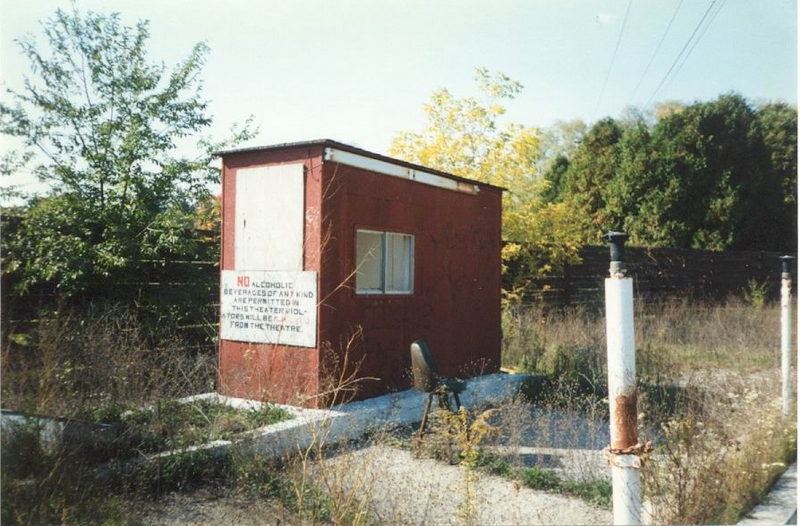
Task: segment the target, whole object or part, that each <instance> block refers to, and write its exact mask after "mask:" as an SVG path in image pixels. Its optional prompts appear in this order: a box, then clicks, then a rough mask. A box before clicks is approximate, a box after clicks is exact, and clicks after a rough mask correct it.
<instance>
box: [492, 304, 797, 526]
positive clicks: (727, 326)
mask: <svg viewBox="0 0 800 526" xmlns="http://www.w3.org/2000/svg"><path fill="white" fill-rule="evenodd" d="M756 300H758V298H756V299H755V300H754V297H753V295H752V294H749V295H745V297H744V298H730V299H729V300H727V301H725V302H721V303H715V304H696V303H692V302H689V301H671V302H665V303H661V304H652V303H650V304H645V303H644V302H636V307H635V331H636V334H635V339H636V349H637V350H636V353H637V357H636V358H637V375H638V379H639V395H640V396H639V413H640V422H639V425H640V429H642V430H644V429H649V430H651V431H650V432H651V433H652V432H653V431H652V430H655V431H656V435H657V436H655V437H653V438H657V439H658V440H657V447H656V450H655V452H654V453H653V454H652V456H651V459H650V461H649V462H648V463H647V464H646V468H645V470H644V472H643V475H644V486H645V497H646V498H647V499H648V501H649V504H648V506H649V509H650V512H651V514H652V519H653V520H654V521H655V522H657V523H673V522H679V523H730V522H735V521H736V520H738V519H739V518H740V517H741V515H742V514H743V513H745V512H747V511H748V509H749V508H750V507H752V505H753V504H755V503H756V502H758V500H759V498H760V497H762V496H763V494H764V493H765V492H766V491H767V490H768V488H769V486H770V485H771V484H772V482H773V481H774V479H775V478H776V477H777V476H778V475H779V474H780V473H781V472H782V471H783V470H784V469H785V467H786V465H787V463H789V462H792V461H794V459H795V457H796V426H795V425H794V419H792V420H790V421H786V420H784V419H783V418H782V417H781V415H780V399H779V397H780V392H779V387H780V380H779V366H780V353H779V348H780V345H779V334H780V333H779V320H780V312H779V306H778V305H775V304H770V303H765V302H764V301H760V300H759V301H756ZM503 356H504V361H505V365H506V367H510V368H516V369H521V370H524V371H527V372H533V373H537V375H535V376H534V377H533V380H532V381H531V382H529V383H528V386H527V392H528V394H529V396H530V397H531V398H533V399H534V400H538V401H540V402H552V401H553V400H557V399H559V397H558V395H557V394H556V395H554V394H553V393H558V392H559V391H560V390H563V388H562V389H557V388H556V387H557V386H559V385H562V386H563V385H564V384H566V386H568V388H569V389H572V390H573V395H572V396H570V400H572V401H575V400H584V402H583V404H584V406H586V407H596V405H595V406H592V404H591V403H589V402H587V401H591V400H595V401H597V400H598V399H602V398H603V397H604V396H606V391H605V390H604V389H605V383H606V379H605V377H606V365H605V364H606V357H605V320H604V318H603V313H602V312H601V311H598V310H592V309H588V308H581V307H578V308H569V309H563V310H559V311H553V310H551V311H545V310H543V309H541V308H537V307H517V308H515V309H512V310H509V311H508V312H506V314H505V317H504V355H503Z"/></svg>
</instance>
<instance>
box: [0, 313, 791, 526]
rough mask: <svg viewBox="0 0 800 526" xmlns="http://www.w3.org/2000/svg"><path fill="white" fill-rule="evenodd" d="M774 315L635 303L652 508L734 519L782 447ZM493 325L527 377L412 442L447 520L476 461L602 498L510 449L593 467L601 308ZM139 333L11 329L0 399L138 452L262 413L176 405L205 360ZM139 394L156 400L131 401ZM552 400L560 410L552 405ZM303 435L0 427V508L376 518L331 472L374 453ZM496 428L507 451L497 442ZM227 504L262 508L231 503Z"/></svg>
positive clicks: (33, 512) (91, 327)
mask: <svg viewBox="0 0 800 526" xmlns="http://www.w3.org/2000/svg"><path fill="white" fill-rule="evenodd" d="M637 305H638V304H637ZM778 314H779V313H778V308H777V307H776V306H775V305H771V304H765V303H763V302H754V301H752V298H750V299H749V300H741V299H732V300H730V301H728V302H725V303H722V304H716V305H698V304H692V303H689V302H672V303H666V304H662V305H649V306H647V307H646V308H644V307H637V312H636V345H637V369H638V377H639V391H640V397H639V413H640V422H639V423H640V428H641V430H642V433H643V434H647V433H650V434H651V436H652V437H653V438H654V439H656V449H655V451H654V452H653V453H652V454H651V456H650V458H649V460H648V462H647V463H646V466H645V470H644V486H645V487H644V491H645V495H644V496H645V499H646V500H647V501H648V509H649V510H650V512H651V513H652V514H653V515H654V518H655V520H656V522H659V523H730V522H735V521H736V520H737V519H738V518H739V517H740V515H741V514H742V513H743V512H745V511H747V509H749V507H750V506H751V505H752V504H753V503H755V502H757V500H758V499H759V498H761V496H762V495H763V494H764V493H765V492H766V491H767V490H768V488H769V486H770V484H771V482H772V481H773V480H774V478H775V477H776V476H777V475H778V474H779V473H780V472H781V471H782V470H783V469H784V468H785V466H786V464H787V463H788V462H790V461H792V460H793V459H794V456H795V454H796V438H795V426H794V422H795V419H794V417H793V418H792V419H790V420H789V421H788V422H787V421H785V420H784V419H783V418H782V417H781V415H780V404H779V400H778V396H779V389H780V385H779V381H778V378H779V374H778V368H779V354H778V349H779V342H778V334H779V332H778V319H779V316H778ZM503 323H504V327H503V330H504V342H503V353H504V365H505V366H506V367H509V368H513V369H515V370H518V371H523V372H528V373H532V376H531V378H530V380H529V381H528V382H526V384H525V387H524V389H523V390H522V392H521V393H520V395H518V396H517V397H516V398H515V399H513V400H509V401H508V402H507V403H505V404H503V405H502V406H500V407H493V408H473V410H474V412H473V413H472V414H459V415H452V416H448V415H446V414H445V415H439V416H437V417H436V418H435V419H434V424H435V425H434V427H433V429H432V430H431V432H430V434H429V437H428V438H426V440H425V442H424V444H423V449H427V451H420V452H419V453H420V454H422V455H423V456H429V457H432V458H440V459H442V461H443V462H446V463H449V464H456V465H458V466H461V467H462V468H463V483H462V484H460V485H459V487H458V488H453V491H454V492H456V493H458V494H459V495H460V496H461V498H462V501H463V503H462V505H460V506H459V511H458V514H457V515H456V516H454V517H453V520H454V521H456V522H461V523H465V524H467V523H474V522H475V517H477V516H478V512H477V510H476V509H475V506H476V505H475V503H474V498H475V496H474V495H475V487H476V485H477V481H478V480H480V479H481V478H482V477H487V476H501V477H505V479H506V480H507V481H508V483H509V484H518V485H520V486H522V487H530V488H535V489H538V490H542V491H548V492H553V493H559V494H562V495H569V496H574V497H577V498H582V499H584V500H586V501H587V502H591V503H592V504H593V505H599V506H607V505H608V498H609V493H608V491H609V487H608V484H607V482H606V481H605V479H604V478H603V477H599V478H598V477H595V476H594V475H593V476H590V477H580V476H574V474H569V473H566V472H555V471H553V470H551V469H549V467H547V466H546V465H545V466H544V467H542V466H526V465H522V464H520V463H517V462H516V461H515V460H514V458H515V457H514V454H516V455H517V457H519V450H520V447H521V446H522V445H523V440H522V437H523V435H525V433H530V432H535V433H538V435H537V436H539V437H545V438H547V439H550V438H552V439H556V438H557V439H559V440H562V441H563V442H564V443H566V444H569V443H570V442H569V441H570V440H571V439H570V438H569V437H570V436H572V435H574V436H575V439H574V442H573V443H572V446H574V447H575V451H576V453H575V455H574V458H570V459H568V460H569V462H570V465H571V466H572V468H573V470H574V471H575V472H577V473H578V474H580V472H581V471H582V470H583V468H582V466H585V470H583V471H585V472H586V473H589V472H592V470H594V469H595V468H594V467H592V466H590V464H591V463H592V462H595V460H596V458H595V457H596V455H594V453H597V451H594V452H592V451H589V450H588V449H586V448H587V447H589V449H591V448H595V449H597V450H599V449H600V448H602V446H603V445H604V444H591V445H590V446H586V444H585V443H584V444H582V445H581V446H580V447H582V448H584V449H580V448H579V447H578V442H580V441H585V438H581V437H580V436H579V435H581V434H583V435H586V434H587V432H586V425H589V424H591V425H595V424H596V423H597V422H600V423H601V424H599V425H601V426H602V427H605V424H602V422H604V420H603V418H606V417H607V401H606V400H605V396H606V393H605V385H606V371H605V344H604V342H605V325H604V320H603V317H602V313H601V312H596V311H591V310H588V309H571V310H570V309H567V310H562V311H558V312H556V311H550V312H545V311H543V310H541V309H539V308H536V307H518V308H513V309H508V310H507V311H506V312H505V313H504V319H503ZM148 342H149V339H148V338H147V331H146V328H144V327H141V326H139V325H138V324H137V323H136V317H135V313H133V312H131V311H128V310H126V309H121V308H115V309H112V310H110V311H109V312H107V313H104V314H103V315H100V316H96V317H94V318H93V319H92V320H76V319H75V318H74V317H71V316H70V315H69V314H68V313H64V314H63V315H62V316H61V317H60V318H57V319H55V320H52V321H50V322H48V323H47V324H44V325H42V326H41V327H40V328H39V332H38V334H35V335H33V336H32V337H31V338H30V339H29V341H26V342H25V345H24V351H25V352H24V356H23V358H22V359H19V356H20V349H19V348H17V349H15V350H10V349H4V350H3V385H2V389H3V405H4V407H5V408H13V409H17V410H22V411H28V412H32V413H40V414H57V415H61V416H72V417H81V418H84V419H89V420H95V421H98V420H106V421H115V422H116V423H118V424H119V423H122V421H123V420H124V418H123V417H122V415H127V417H125V418H127V419H128V420H129V422H128V424H129V425H133V424H136V425H147V426H150V428H151V429H153V428H154V427H153V426H155V429H157V430H158V431H157V433H155V434H156V435H157V436H158V444H159V445H156V444H155V443H152V444H151V443H150V442H147V441H141V442H140V443H139V446H138V451H140V454H143V453H145V452H148V451H154V450H156V449H159V448H161V447H171V446H175V445H187V444H190V443H197V442H198V441H203V440H206V439H211V438H214V437H223V436H226V437H227V436H230V433H234V432H237V431H241V430H243V429H248V428H250V427H252V426H256V425H260V424H262V423H265V422H267V421H271V420H270V419H271V418H273V417H274V416H275V415H267V414H257V415H255V414H254V415H240V414H236V415H234V414H232V413H230V412H228V411H226V410H220V409H216V408H212V407H206V406H203V407H198V408H186V407H180V406H177V405H175V403H174V402H173V400H174V399H175V398H176V397H179V396H183V395H187V394H194V393H197V392H202V391H209V390H211V389H210V388H209V387H210V386H209V382H210V381H212V380H211V379H213V377H214V375H213V361H211V360H208V358H207V357H202V356H192V355H190V354H185V353H181V352H176V350H177V349H179V348H181V345H180V342H177V341H166V342H159V343H158V345H156V346H155V347H154V346H153V344H152V343H148ZM12 358H13V359H12ZM339 387H340V388H342V389H349V388H350V387H352V386H339ZM143 406H149V407H154V408H160V409H157V410H156V412H155V413H154V412H153V411H152V410H148V411H141V410H139V411H136V410H135V409H136V408H137V407H143ZM130 410H134V412H128V411H130ZM487 411H488V412H487ZM156 413H158V416H159V418H158V419H156V418H154V416H155V414H156ZM563 414H569V415H571V416H570V418H569V419H567V420H564V419H561V420H559V418H561V417H560V415H563ZM278 417H280V415H278ZM262 418H263V419H264V420H262ZM115 419H116V420H115ZM565 422H567V423H566V424H565ZM525 426H528V428H526V427H525ZM535 426H539V427H538V428H536V427H535ZM565 426H566V427H565ZM589 434H591V433H589ZM498 436H499V437H502V441H500V440H499V439H497V438H496V437H498ZM315 438H316V440H314V442H313V444H312V446H310V447H309V448H306V449H304V450H300V451H298V452H297V453H296V454H293V455H290V456H288V457H287V458H283V459H273V460H265V459H263V458H260V457H258V456H255V455H253V454H252V453H248V451H247V449H246V448H233V449H232V450H230V451H228V452H226V453H224V454H223V455H221V456H219V455H214V454H211V453H208V452H203V451H195V452H186V453H184V454H180V455H175V456H173V457H169V458H165V459H161V460H157V461H153V462H149V463H143V464H137V465H136V466H135V467H134V468H126V469H116V468H115V467H114V465H109V464H108V460H109V455H108V454H107V452H106V453H103V454H100V453H99V452H93V451H91V450H87V449H86V448H80V447H73V446H71V445H69V444H66V443H62V444H60V445H56V446H55V447H53V445H52V444H47V443H45V442H43V441H42V440H40V435H39V431H38V430H36V429H21V430H19V432H18V433H16V434H13V435H11V434H8V433H4V434H3V443H2V461H3V470H2V492H3V495H2V522H3V523H4V524H16V523H20V524H25V523H59V522H61V523H102V522H106V521H108V522H113V523H121V524H125V523H131V524H136V523H139V522H142V521H145V522H147V521H149V520H151V519H152V518H153V516H152V515H147V512H145V511H144V510H147V509H153V506H154V505H157V504H158V503H164V504H163V505H164V506H167V504H166V503H169V502H173V500H174V499H176V498H178V497H176V496H180V495H196V494H197V492H205V493H206V494H208V495H211V497H209V498H213V499H216V500H215V501H216V502H223V501H224V502H225V503H226V504H225V506H228V507H227V508H224V507H223V508H224V509H226V510H230V512H231V513H232V514H233V515H231V516H230V517H229V519H230V520H232V521H233V520H234V517H235V521H236V522H242V523H247V522H248V521H251V520H252V523H254V524H258V523H259V519H261V520H263V518H264V516H263V513H269V514H270V517H271V518H273V519H274V520H275V521H278V520H280V521H281V522H284V523H306V524H313V523H322V524H370V523H375V522H376V521H378V518H377V517H376V516H375V515H373V514H371V512H370V507H369V498H370V487H369V486H368V485H366V484H364V480H363V478H360V477H356V480H360V482H361V485H360V486H358V485H356V486H354V485H353V483H352V482H349V483H344V482H343V481H345V480H353V479H352V476H353V475H354V473H353V470H354V469H355V470H358V473H363V472H369V471H380V469H381V468H380V466H358V467H354V466H349V467H348V465H347V464H346V463H338V464H336V463H328V462H326V459H327V458H329V457H333V456H336V454H337V453H336V448H332V447H330V445H329V444H327V443H326V441H325V437H324V436H323V435H320V436H319V437H315ZM151 442H152V441H151ZM500 443H502V444H503V447H504V448H505V449H504V450H508V451H512V453H511V454H508V453H498V451H500V450H499V449H498V448H497V447H496V445H497V444H500ZM369 444H382V445H386V446H390V447H398V446H400V447H406V448H409V447H412V441H411V440H410V437H409V436H408V434H405V435H404V434H403V433H400V435H397V434H388V433H385V432H377V433H375V434H373V435H370V437H368V438H367V439H366V442H365V443H364V444H361V445H358V447H364V446H365V445H369ZM134 449H137V448H136V447H135V448H134ZM515 449H516V453H513V451H514V450H515ZM567 449H569V448H567ZM538 454H540V455H544V453H541V452H539V453H538ZM581 455H586V456H585V458H584V457H582V456H581ZM111 456H112V457H113V455H111ZM545 456H546V455H545ZM332 466H337V467H335V468H334V467H332ZM342 466H344V467H342ZM356 474H357V473H356ZM237 506H239V507H240V508H241V507H242V506H244V507H246V508H247V509H250V508H252V509H253V510H258V513H261V514H262V515H260V516H258V517H249V516H247V515H246V514H245V515H241V513H240V511H241V510H239V511H238V512H236V513H235V514H234V508H236V507H237ZM265 510H266V511H265ZM400 511H402V510H400ZM163 513H165V514H169V510H166V511H164V512H163ZM224 513H227V512H224ZM401 516H404V515H402V514H398V515H397V517H401ZM384 518H385V517H384ZM184 519H186V517H184ZM186 520H188V519H186Z"/></svg>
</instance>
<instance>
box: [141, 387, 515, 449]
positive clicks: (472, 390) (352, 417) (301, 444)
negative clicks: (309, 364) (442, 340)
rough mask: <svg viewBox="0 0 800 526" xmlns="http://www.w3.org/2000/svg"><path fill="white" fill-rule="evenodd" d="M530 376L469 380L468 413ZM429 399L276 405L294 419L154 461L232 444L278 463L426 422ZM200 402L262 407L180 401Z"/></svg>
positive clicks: (410, 396) (234, 401)
mask: <svg viewBox="0 0 800 526" xmlns="http://www.w3.org/2000/svg"><path fill="white" fill-rule="evenodd" d="M528 376H529V375H527V374H506V373H496V374H489V375H485V376H479V377H475V378H469V379H467V380H466V382H467V388H466V390H465V392H464V393H463V394H462V395H461V401H462V403H463V404H464V405H465V406H466V407H475V406H477V405H480V404H485V403H491V402H499V401H502V400H506V399H508V398H510V397H512V396H514V394H516V393H517V391H518V390H519V387H520V385H521V383H522V382H523V380H525V379H526V378H527V377H528ZM426 396H427V394H424V393H422V392H420V391H417V390H414V389H409V390H407V391H401V392H398V393H390V394H387V395H383V396H378V397H376V398H370V399H368V400H361V401H358V402H350V403H347V404H341V405H337V406H334V407H333V408H331V409H304V408H300V407H294V406H285V405H278V404H274V405H278V406H279V407H283V408H284V409H286V410H288V411H290V412H291V413H292V414H293V415H294V418H293V419H291V420H286V421H283V422H278V423H277V424H272V425H270V426H266V427H263V428H261V429H257V430H255V431H252V432H250V433H249V434H248V435H245V436H244V437H242V438H237V439H235V440H233V441H229V440H217V441H215V442H211V443H208V444H203V445H200V446H194V447H191V448H186V449H182V450H177V451H167V452H162V453H157V454H156V455H153V457H158V456H161V457H163V456H169V455H171V454H175V453H179V452H184V451H194V450H199V449H214V450H217V451H223V450H225V449H227V448H229V447H231V446H233V445H234V444H236V446H237V447H242V448H245V449H248V450H250V451H254V452H256V453H258V454H261V455H266V456H270V457H279V456H282V455H285V454H287V453H291V452H295V451H298V450H305V449H306V448H308V447H310V446H311V445H313V444H314V442H315V441H317V442H318V441H323V442H324V443H325V444H334V443H337V442H344V441H347V440H353V439H356V438H359V437H361V436H363V435H365V434H367V433H370V432H373V431H378V430H380V429H381V428H382V427H384V426H386V425H387V424H393V425H403V424H411V423H414V422H418V421H419V420H420V418H421V417H422V408H423V405H424V403H425V397H426ZM198 399H214V400H216V401H217V402H219V403H223V404H228V405H231V406H234V407H242V408H248V409H250V408H254V407H259V406H260V405H261V403H260V402H256V401H253V400H246V399H243V398H233V397H228V396H222V395H219V394H217V393H204V394H200V395H195V396H191V397H187V398H183V399H182V400H184V401H191V400H198Z"/></svg>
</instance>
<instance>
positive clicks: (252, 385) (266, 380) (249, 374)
mask: <svg viewBox="0 0 800 526" xmlns="http://www.w3.org/2000/svg"><path fill="white" fill-rule="evenodd" d="M297 162H302V163H304V164H305V166H306V181H305V212H306V213H305V215H306V224H305V233H304V238H305V247H304V268H305V270H316V271H319V268H320V242H319V240H320V225H321V221H320V207H321V196H322V194H321V190H320V189H321V186H320V179H321V175H322V149H321V148H308V149H294V150H290V151H279V152H248V153H241V154H236V155H231V156H227V157H226V158H225V159H224V160H223V167H222V188H223V191H222V196H223V199H222V255H221V259H222V261H221V268H222V270H232V269H235V261H234V253H235V251H234V239H235V235H236V234H235V232H234V219H235V209H234V207H235V204H236V198H235V195H236V169H237V168H244V167H253V166H262V165H268V164H285V163H297ZM266 205H267V204H266V203H265V206H266ZM318 338H319V336H318ZM318 341H319V339H318ZM218 365H219V381H218V388H217V389H218V391H219V392H220V393H221V394H225V395H230V396H238V397H244V398H252V399H262V400H267V399H268V400H272V401H276V402H284V403H295V404H300V405H307V406H316V405H317V400H316V398H315V396H316V394H317V392H318V390H319V349H317V348H306V347H292V346H284V345H273V344H256V343H243V342H233V341H226V340H221V341H220V347H219V362H218Z"/></svg>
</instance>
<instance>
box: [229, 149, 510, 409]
mask: <svg viewBox="0 0 800 526" xmlns="http://www.w3.org/2000/svg"><path fill="white" fill-rule="evenodd" d="M322 156H323V148H322V147H309V148H289V149H286V150H277V151H276V150H271V151H268V152H259V151H251V152H241V153H233V154H228V155H226V156H225V158H224V163H223V203H222V220H223V229H222V230H223V232H222V269H234V268H235V262H234V261H233V258H234V237H235V233H234V232H233V226H234V218H235V211H234V206H235V173H236V169H237V168H241V167H251V166H259V165H267V164H280V163H291V162H303V163H305V165H306V186H305V199H306V203H305V216H306V225H305V247H304V249H305V250H304V260H305V270H316V271H318V272H319V291H318V298H319V299H320V301H321V304H320V306H319V309H318V317H317V319H318V337H317V341H318V348H316V349H309V348H302V347H290V346H277V345H263V344H251V343H241V342H232V341H221V342H220V354H219V391H220V392H221V393H223V394H228V395H232V396H241V397H246V398H256V399H269V400H272V401H277V402H288V403H301V404H303V405H311V406H315V405H320V404H322V403H324V402H325V400H319V399H317V398H314V396H315V395H316V394H317V393H319V392H321V391H326V389H327V382H328V378H330V375H331V374H336V373H337V372H338V371H340V370H341V368H342V364H343V363H344V351H345V349H346V348H347V341H348V340H349V339H350V337H351V336H353V335H355V334H360V337H358V338H355V340H354V341H353V345H352V346H351V348H350V349H349V351H350V352H349V355H348V357H347V359H348V363H349V364H354V363H359V369H358V374H359V376H361V377H373V378H376V380H369V381H364V382H362V383H361V388H360V390H359V392H358V395H357V397H358V398H367V397H370V396H375V395H378V394H382V393H385V392H387V391H393V390H400V389H405V388H408V387H409V386H410V385H411V379H410V376H409V367H410V359H409V344H410V343H411V342H412V341H413V340H415V339H418V338H423V339H426V340H427V341H428V342H429V343H430V344H431V349H432V351H433V353H434V358H435V360H436V361H437V363H438V365H439V368H440V370H441V372H442V373H443V374H445V375H461V376H473V375H477V374H481V373H489V372H495V371H497V370H498V368H499V365H500V213H501V197H502V196H501V190H500V189H498V188H494V187H486V186H481V187H480V188H481V191H480V192H479V193H478V194H476V195H471V194H466V193H461V192H456V191H452V190H446V189H442V188H438V187H434V186H430V185H426V184H422V183H418V182H414V181H410V180H406V179H402V178H398V177H392V176H388V175H383V174H377V173H374V172H370V171H367V170H362V169H357V168H353V167H350V166H346V165H340V164H336V163H332V162H327V163H325V164H324V165H323V162H322ZM361 228H366V229H372V230H381V231H391V232H403V233H408V234H413V235H414V247H415V248H414V253H415V258H414V292H413V293H412V294H409V295H372V296H364V295H357V294H356V293H355V276H354V274H353V272H354V269H355V267H356V261H355V237H356V230H357V229H361ZM360 330H363V332H360Z"/></svg>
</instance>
